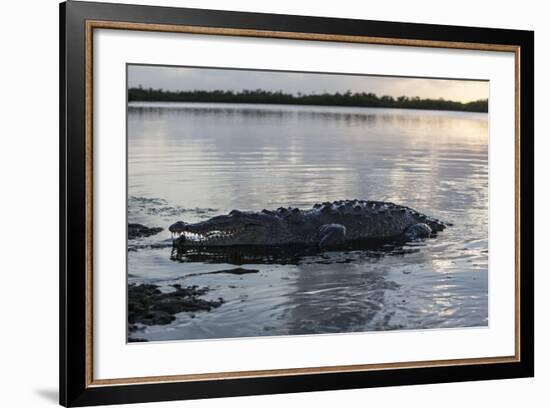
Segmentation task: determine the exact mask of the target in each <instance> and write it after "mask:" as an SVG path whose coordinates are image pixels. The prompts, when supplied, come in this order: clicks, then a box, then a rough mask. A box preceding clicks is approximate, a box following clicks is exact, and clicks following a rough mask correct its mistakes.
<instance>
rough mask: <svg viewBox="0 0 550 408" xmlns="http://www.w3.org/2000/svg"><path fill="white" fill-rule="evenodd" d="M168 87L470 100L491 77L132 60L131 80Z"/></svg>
mask: <svg viewBox="0 0 550 408" xmlns="http://www.w3.org/2000/svg"><path fill="white" fill-rule="evenodd" d="M140 85H141V86H142V87H143V88H154V89H159V88H162V89H164V90H169V91H192V90H203V91H213V90H224V91H225V90H232V91H242V90H244V89H249V90H252V89H262V90H266V91H279V90H280V91H283V92H285V93H292V94H295V95H296V94H297V93H298V92H300V93H302V94H311V93H325V92H328V93H336V92H340V93H343V92H346V91H348V90H350V91H351V92H372V93H375V94H377V95H378V96H382V95H390V96H393V97H398V96H408V97H414V96H418V97H420V98H432V99H439V98H443V99H446V100H453V101H459V102H470V101H474V100H479V99H488V98H489V82H488V81H472V80H454V79H427V78H405V77H383V76H368V75H346V74H317V73H301V72H281V71H254V70H237V69H219V68H218V69H216V68H188V67H167V66H154V65H129V66H128V86H129V87H130V88H132V87H138V86H140Z"/></svg>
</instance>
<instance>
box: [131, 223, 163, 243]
mask: <svg viewBox="0 0 550 408" xmlns="http://www.w3.org/2000/svg"><path fill="white" fill-rule="evenodd" d="M161 231H162V228H160V227H152V228H149V227H146V226H145V225H141V224H128V239H135V238H142V237H149V236H151V235H155V234H158V233H159V232H161Z"/></svg>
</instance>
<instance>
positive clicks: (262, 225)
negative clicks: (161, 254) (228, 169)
mask: <svg viewBox="0 0 550 408" xmlns="http://www.w3.org/2000/svg"><path fill="white" fill-rule="evenodd" d="M278 226H279V219H278V218H277V217H276V215H274V214H271V213H270V212H269V211H264V212H259V213H256V212H244V211H239V210H233V211H231V212H230V213H229V214H228V215H218V216H216V217H213V218H210V219H208V220H206V221H201V222H197V223H194V224H189V223H185V222H183V221H178V222H176V223H175V224H172V225H171V226H170V227H169V230H170V232H171V233H172V234H173V235H175V236H176V237H177V238H178V240H177V242H178V245H183V246H203V245H204V246H233V245H272V244H273V243H274V242H275V240H276V235H277V230H278Z"/></svg>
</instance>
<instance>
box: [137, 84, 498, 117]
mask: <svg viewBox="0 0 550 408" xmlns="http://www.w3.org/2000/svg"><path fill="white" fill-rule="evenodd" d="M128 101H129V102H134V101H143V102H145V101H146V102H209V103H259V104H280V105H321V106H352V107H368V108H400V109H431V110H452V111H464V112H487V111H488V100H487V99H482V100H477V101H472V102H466V103H464V102H458V101H450V100H445V99H422V98H419V97H408V96H399V97H397V98H394V97H393V96H389V95H383V96H378V95H376V94H374V93H371V92H355V93H354V92H351V91H347V92H345V93H340V92H336V93H311V94H302V93H298V94H296V95H295V94H291V93H284V92H282V91H276V92H274V91H265V90H262V89H256V90H246V89H245V90H242V91H239V92H235V91H223V90H216V91H199V90H193V91H168V90H163V89H152V88H147V89H146V88H142V87H138V88H130V89H128Z"/></svg>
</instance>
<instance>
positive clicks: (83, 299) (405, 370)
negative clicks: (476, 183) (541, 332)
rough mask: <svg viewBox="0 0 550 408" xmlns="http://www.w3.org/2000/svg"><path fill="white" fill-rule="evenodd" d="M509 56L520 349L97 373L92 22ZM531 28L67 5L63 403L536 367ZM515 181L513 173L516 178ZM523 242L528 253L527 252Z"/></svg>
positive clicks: (346, 385)
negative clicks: (364, 361)
mask: <svg viewBox="0 0 550 408" xmlns="http://www.w3.org/2000/svg"><path fill="white" fill-rule="evenodd" d="M103 28H107V29H116V30H129V31H151V32H169V33H196V34H202V35H215V36H245V37H256V38H257V37H260V38H269V39H273V38H276V39H298V40H311V41H329V42H334V43H360V44H362V43H365V44H381V45H387V46H394V45H397V46H410V47H429V48H449V49H459V50H484V51H494V52H511V53H514V55H515V66H516V73H515V135H516V136H515V138H516V142H515V177H516V179H515V208H516V214H515V216H516V219H515V226H516V227H515V228H516V231H515V234H516V235H515V243H516V244H515V245H516V254H515V271H516V285H515V286H516V288H515V300H514V301H515V310H516V316H515V322H516V325H515V345H516V347H515V353H514V355H507V356H501V357H487V358H470V359H456V360H435V361H408V362H396V363H386V364H369V365H360V364H358V365H342V366H327V367H301V368H289V369H284V370H280V369H277V370H270V369H266V370H260V371H246V372H218V373H211V374H196V375H189V374H186V375H181V376H173V375H167V376H156V377H128V378H122V379H108V380H105V379H101V380H98V379H94V376H93V367H92V366H93V352H94V344H93V324H92V313H93V281H92V280H93V279H92V278H93V264H92V260H93V244H92V243H93V231H94V223H93V208H92V203H93V191H94V190H93V185H94V183H93V177H92V176H93V163H94V161H93V131H94V130H93V120H92V118H93V109H94V101H93V97H92V96H93V86H94V84H93V81H92V78H93V73H92V69H93V64H92V58H93V50H94V48H93V46H94V45H93V41H92V40H93V32H94V30H96V29H103ZM533 101H534V34H533V32H530V31H517V30H507V29H506V30H505V29H489V28H473V27H457V26H443V25H441V26H440V25H427V24H412V23H396V22H380V21H362V20H350V19H334V18H319V17H304V16H288V15H271V14H255V13H242V12H227V11H210V10H199V9H183V8H181V9H180V8H167V7H150V6H133V5H120V4H107V3H91V2H77V1H68V2H66V3H62V4H61V5H60V203H61V207H60V232H61V234H60V236H61V241H60V403H61V404H62V405H64V406H84V405H99V404H120V403H133V402H148V401H166V400H176V399H195V398H214V397H227V396H239V395H256V394H273V393H291V392H304V391H320V390H338V389H352V388H364V387H380V386H393V385H405V384H426V383H442V382H454V381H472V380H486V379H501V378H515V377H530V376H533V375H534V311H533V307H534V301H533V296H534V263H533V261H534V257H533V252H534V243H533V239H534V238H533V237H534V230H533V222H534V201H533V200H534V167H533V160H534V137H533V136H534V106H533ZM512 182H514V181H513V180H510V183H512ZM520 248H521V251H520Z"/></svg>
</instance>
